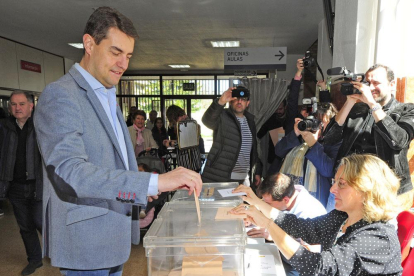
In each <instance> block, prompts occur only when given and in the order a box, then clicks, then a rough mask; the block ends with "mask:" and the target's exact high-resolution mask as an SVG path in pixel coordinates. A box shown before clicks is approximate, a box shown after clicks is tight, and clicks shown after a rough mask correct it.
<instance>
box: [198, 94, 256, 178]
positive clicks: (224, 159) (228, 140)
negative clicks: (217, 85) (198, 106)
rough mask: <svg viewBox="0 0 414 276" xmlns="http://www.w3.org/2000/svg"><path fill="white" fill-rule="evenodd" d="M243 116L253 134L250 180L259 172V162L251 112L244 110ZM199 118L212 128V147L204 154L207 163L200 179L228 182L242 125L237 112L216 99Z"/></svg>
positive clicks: (236, 153) (239, 141)
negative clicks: (235, 113)
mask: <svg viewBox="0 0 414 276" xmlns="http://www.w3.org/2000/svg"><path fill="white" fill-rule="evenodd" d="M244 116H245V117H246V119H247V122H248V124H249V128H250V131H251V133H252V143H253V144H252V151H251V153H250V177H251V181H252V182H253V181H254V179H253V173H254V171H255V170H256V173H255V174H257V175H261V168H260V161H259V159H258V158H257V143H256V135H255V133H256V125H255V123H254V116H253V115H252V114H250V113H249V112H247V111H245V112H244ZM202 121H203V123H204V125H206V126H207V127H208V128H210V129H212V130H213V131H214V132H213V146H212V147H211V150H210V152H209V154H208V156H207V162H206V165H205V167H204V171H203V174H202V176H201V177H202V179H203V182H226V181H229V180H230V179H231V178H230V176H231V172H232V170H233V168H234V166H235V165H236V161H237V157H238V156H239V152H240V147H241V128H240V124H239V122H238V121H237V118H236V115H234V113H233V112H232V111H231V110H230V109H225V108H224V106H222V105H220V104H219V103H218V99H216V100H214V101H213V103H212V104H211V105H210V107H209V108H208V109H207V110H206V112H205V113H204V115H203V118H202ZM256 162H257V163H258V164H256Z"/></svg>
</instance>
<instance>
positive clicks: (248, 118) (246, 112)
mask: <svg viewBox="0 0 414 276" xmlns="http://www.w3.org/2000/svg"><path fill="white" fill-rule="evenodd" d="M243 115H244V117H246V118H247V120H249V121H254V115H253V114H252V113H250V112H249V111H245V112H244V113H243Z"/></svg>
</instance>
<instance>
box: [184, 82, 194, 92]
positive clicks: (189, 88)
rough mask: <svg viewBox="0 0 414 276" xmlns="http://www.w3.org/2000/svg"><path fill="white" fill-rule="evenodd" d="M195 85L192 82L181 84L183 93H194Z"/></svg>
mask: <svg viewBox="0 0 414 276" xmlns="http://www.w3.org/2000/svg"><path fill="white" fill-rule="evenodd" d="M194 89H195V84H194V83H193V82H185V83H183V91H194Z"/></svg>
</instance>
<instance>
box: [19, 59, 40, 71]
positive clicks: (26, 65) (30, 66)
mask: <svg viewBox="0 0 414 276" xmlns="http://www.w3.org/2000/svg"><path fill="white" fill-rule="evenodd" d="M20 68H21V69H22V70H27V71H32V72H36V73H42V67H41V65H40V64H37V63H33V62H29V61H24V60H20Z"/></svg>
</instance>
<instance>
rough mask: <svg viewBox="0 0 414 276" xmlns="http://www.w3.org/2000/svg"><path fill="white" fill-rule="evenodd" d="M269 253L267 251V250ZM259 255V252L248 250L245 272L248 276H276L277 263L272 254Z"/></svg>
mask: <svg viewBox="0 0 414 276" xmlns="http://www.w3.org/2000/svg"><path fill="white" fill-rule="evenodd" d="M266 251H267V250H266ZM263 253H264V252H262V254H259V252H258V251H254V250H246V253H245V255H244V256H245V270H246V274H250V275H253V274H252V272H254V273H256V275H257V273H259V274H272V275H276V263H275V259H274V257H273V255H272V253H270V251H269V252H266V254H263Z"/></svg>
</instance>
